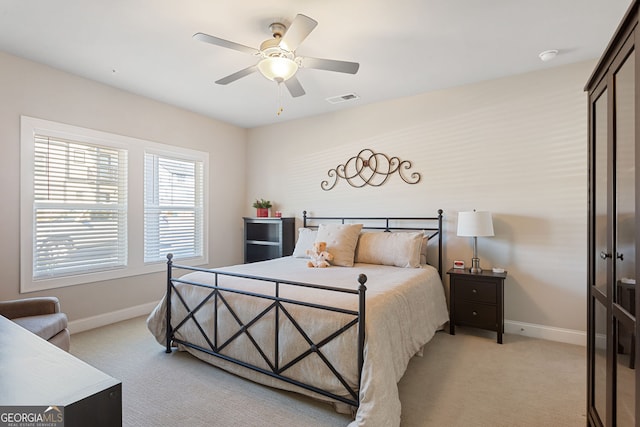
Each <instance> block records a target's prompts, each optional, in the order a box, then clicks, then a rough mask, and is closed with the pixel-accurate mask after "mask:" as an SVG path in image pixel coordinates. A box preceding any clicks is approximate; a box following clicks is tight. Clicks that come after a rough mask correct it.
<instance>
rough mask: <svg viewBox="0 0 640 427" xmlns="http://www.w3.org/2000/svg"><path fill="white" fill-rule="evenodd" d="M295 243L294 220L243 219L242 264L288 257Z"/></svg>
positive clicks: (291, 218)
mask: <svg viewBox="0 0 640 427" xmlns="http://www.w3.org/2000/svg"><path fill="white" fill-rule="evenodd" d="M294 243H295V218H293V217H290V218H275V217H274V218H264V217H260V218H249V217H244V262H245V263H249V262H256V261H266V260H268V259H273V258H280V257H283V256H289V255H291V254H292V253H293V246H294Z"/></svg>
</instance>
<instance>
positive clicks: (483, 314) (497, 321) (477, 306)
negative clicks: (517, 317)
mask: <svg viewBox="0 0 640 427" xmlns="http://www.w3.org/2000/svg"><path fill="white" fill-rule="evenodd" d="M447 274H448V275H449V278H450V286H449V290H450V292H449V293H450V298H449V300H450V308H449V311H450V320H449V333H450V334H451V335H455V334H456V325H464V326H471V327H474V328H481V329H487V330H489V331H496V332H497V333H498V338H497V341H498V344H502V334H503V333H504V279H505V278H506V277H507V273H506V272H504V273H494V272H493V271H491V270H483V271H482V273H471V272H470V271H469V270H462V269H453V268H452V269H451V270H449V271H447Z"/></svg>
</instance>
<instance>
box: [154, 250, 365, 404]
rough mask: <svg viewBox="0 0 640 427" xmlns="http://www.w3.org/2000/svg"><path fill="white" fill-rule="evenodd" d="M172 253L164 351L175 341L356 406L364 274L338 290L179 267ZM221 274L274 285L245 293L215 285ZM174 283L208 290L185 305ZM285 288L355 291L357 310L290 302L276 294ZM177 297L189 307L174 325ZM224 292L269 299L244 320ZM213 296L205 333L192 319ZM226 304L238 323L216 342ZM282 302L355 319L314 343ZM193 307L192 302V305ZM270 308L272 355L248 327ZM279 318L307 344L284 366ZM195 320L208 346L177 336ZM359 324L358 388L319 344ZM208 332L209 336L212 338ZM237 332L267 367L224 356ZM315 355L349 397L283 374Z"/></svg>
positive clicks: (360, 353)
mask: <svg viewBox="0 0 640 427" xmlns="http://www.w3.org/2000/svg"><path fill="white" fill-rule="evenodd" d="M172 258H173V255H172V254H168V255H167V294H166V305H167V312H166V324H167V329H166V352H167V353H170V352H171V351H172V346H174V345H176V344H180V345H183V346H185V347H189V348H192V349H195V350H198V351H201V352H204V353H207V354H209V355H212V356H215V357H218V358H220V359H224V360H226V361H229V362H232V363H235V364H238V365H241V366H243V367H245V368H248V369H251V370H254V371H256V372H260V373H262V374H264V375H268V376H270V377H273V378H277V379H280V380H282V381H285V382H287V383H289V384H293V385H296V386H298V387H301V388H304V389H306V390H310V391H313V392H315V393H318V394H320V395H323V396H325V397H329V398H331V399H335V400H337V401H339V402H343V403H346V404H348V405H352V406H355V407H357V406H358V405H359V393H358V392H359V388H360V381H361V376H362V366H363V364H364V340H365V294H366V286H365V282H366V281H367V277H366V275H364V274H360V275H359V277H358V282H359V284H360V285H359V287H358V290H353V289H342V288H335V287H330V286H322V285H314V284H310V283H302V282H294V281H287V280H281V279H273V278H267V277H259V276H251V275H245V274H238V273H231V272H224V271H217V270H213V269H204V268H198V267H190V266H183V265H177V264H173V261H172ZM176 269H180V270H189V271H200V272H205V273H209V274H212V275H213V279H214V283H213V284H204V283H198V282H193V281H189V280H183V279H181V278H175V277H173V276H174V274H173V272H174V270H176ZM220 276H233V277H239V278H243V279H250V280H257V281H262V282H267V283H271V284H272V285H273V294H263V293H256V292H249V291H245V290H241V289H234V288H229V287H224V286H221V285H220V284H219V278H220ZM176 284H185V285H191V286H198V287H201V288H207V289H209V290H210V292H209V293H208V294H207V296H206V297H205V298H204V299H203V300H202V301H200V302H199V303H197V304H196V306H195V307H189V304H188V303H187V302H186V301H185V299H184V298H183V297H182V295H181V294H180V291H179V289H177V287H176ZM285 286H301V287H308V288H314V289H320V290H322V291H327V292H339V293H344V294H353V295H354V298H358V310H357V311H355V310H346V309H343V308H339V307H332V306H329V305H324V304H316V303H311V302H305V301H296V300H291V299H287V298H283V297H281V296H280V291H281V288H282V287H285ZM174 294H175V295H176V296H177V299H178V301H179V303H180V304H182V305H183V306H184V309H185V310H186V311H187V315H186V316H185V318H184V319H183V320H182V321H180V322H179V323H178V324H177V325H173V324H172V319H171V311H172V310H171V304H172V301H171V300H172V298H171V296H172V295H174ZM227 294H240V295H245V296H248V297H251V298H259V299H262V300H267V301H270V302H271V303H270V304H269V305H268V306H267V307H266V308H265V309H264V310H262V311H261V312H260V313H258V314H257V315H256V316H254V317H253V318H252V319H251V320H250V321H248V322H243V321H242V320H241V319H240V318H239V316H238V315H237V314H236V312H235V311H234V309H233V307H232V306H231V305H230V304H229V303H228V302H227V298H225V295H227ZM212 299H213V302H214V310H215V314H214V316H215V321H214V322H213V324H214V330H213V331H209V333H208V332H207V331H205V329H204V328H203V327H202V326H201V325H200V323H199V322H198V320H197V319H196V316H195V314H196V313H197V312H198V311H199V310H200V309H201V308H202V307H203V306H204V305H205V304H206V303H207V302H208V301H211V300H212ZM219 304H221V305H224V306H225V307H226V309H227V310H228V311H229V313H230V314H231V315H232V316H233V319H234V320H235V322H237V327H238V330H237V332H236V333H235V334H233V335H232V336H231V337H229V338H228V339H226V340H220V339H219V334H218V331H219V324H218V305H219ZM285 304H291V305H296V306H305V307H310V308H313V309H318V310H325V311H333V312H338V313H342V314H345V315H347V316H352V317H353V318H352V319H351V320H350V321H349V322H347V323H346V324H345V325H344V326H342V327H341V328H339V329H337V330H335V331H333V333H330V334H329V335H328V336H327V337H326V338H324V339H322V340H320V341H318V342H314V341H313V340H312V339H311V338H310V337H309V335H308V334H307V332H306V331H305V330H304V328H303V327H302V326H301V325H300V324H299V322H298V321H296V319H295V318H294V317H293V316H292V315H291V314H290V312H289V310H288V309H287V307H286V306H285ZM192 305H193V303H192ZM271 312H273V313H274V318H275V322H274V323H275V324H274V335H273V341H272V343H273V349H274V354H272V355H268V354H267V352H268V351H267V350H265V349H264V348H263V346H261V345H260V344H259V343H258V341H257V340H256V339H255V337H254V336H253V335H252V333H251V331H250V330H249V329H250V327H251V326H252V325H254V324H255V323H257V322H258V321H259V320H260V319H262V318H264V317H265V316H266V315H267V314H269V313H271ZM280 316H285V317H286V318H287V319H288V320H289V321H290V322H291V324H292V325H293V326H294V327H295V329H296V330H297V331H298V332H299V333H300V335H301V336H302V337H303V338H304V339H305V340H306V342H307V344H308V346H309V347H308V349H307V350H306V351H304V352H302V353H301V354H299V355H298V356H297V357H296V358H294V359H293V360H291V361H289V362H288V363H286V364H283V365H282V366H280V363H279V353H280V351H281V350H282V348H281V343H280V338H279V320H280ZM190 320H191V321H193V322H194V324H195V325H196V327H197V328H198V330H199V331H200V333H201V334H202V336H203V338H204V340H205V341H206V343H207V347H203V346H201V345H197V344H194V343H191V342H187V341H185V340H182V339H179V338H177V337H176V332H177V331H179V330H180V328H181V327H182V326H183V325H184V324H185V323H186V322H188V321H190ZM353 327H355V328H357V341H358V342H357V358H358V361H357V366H358V385H357V387H352V386H350V385H349V384H348V383H347V381H346V380H345V378H344V376H343V374H342V373H340V372H339V371H338V369H337V368H336V367H335V366H334V365H333V364H332V363H331V361H330V360H329V359H328V358H327V357H326V356H325V355H324V354H323V347H324V346H326V345H327V344H329V343H330V342H332V341H333V340H335V339H336V338H338V337H339V336H341V335H342V334H343V333H345V332H346V331H348V330H350V329H351V328H353ZM211 335H212V336H211ZM241 336H245V337H247V338H248V339H249V341H250V342H251V344H252V345H253V347H254V348H255V350H256V351H257V352H258V354H259V355H260V357H261V359H262V360H264V362H265V364H266V365H267V366H268V369H265V368H263V367H260V366H256V365H254V364H251V363H248V362H246V361H244V360H240V359H237V358H234V357H230V356H228V355H225V354H222V353H221V352H222V351H223V350H224V349H225V348H227V347H228V346H229V345H230V344H231V343H233V342H234V341H235V340H236V339H238V338H239V337H241ZM312 354H315V355H317V356H318V357H319V358H320V359H321V360H322V362H323V363H324V364H325V365H326V366H327V368H328V369H329V370H330V371H331V372H332V373H333V375H334V376H335V378H336V379H337V380H338V381H339V382H340V383H341V384H342V386H343V387H344V389H345V390H346V392H347V394H348V395H349V397H344V396H341V395H337V394H335V393H332V392H330V391H327V390H324V389H321V388H318V387H316V386H314V385H311V384H306V383H303V382H301V381H299V380H296V379H294V378H291V377H289V376H287V373H286V372H287V370H288V369H289V368H291V367H292V366H294V365H296V364H297V363H299V362H300V361H302V360H304V359H305V358H307V357H308V356H310V355H312Z"/></svg>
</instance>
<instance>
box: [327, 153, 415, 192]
mask: <svg viewBox="0 0 640 427" xmlns="http://www.w3.org/2000/svg"><path fill="white" fill-rule="evenodd" d="M408 169H411V161H409V160H402V161H401V160H400V159H399V158H397V157H389V156H387V155H386V154H383V153H375V152H374V151H373V150H370V149H368V148H365V149H364V150H361V151H360V152H359V153H358V154H357V155H356V156H353V157H351V158H350V159H349V160H347V161H346V162H345V164H343V165H338V166H337V167H336V168H335V169H330V170H329V171H328V172H327V175H329V178H333V183H330V182H329V180H325V181H322V182H321V183H320V187H322V189H323V190H325V191H329V190H331V189H333V188H334V187H335V186H336V184H337V183H338V180H339V179H340V178H342V179H344V180H345V181H347V183H348V184H349V185H350V186H352V187H356V188H362V187H364V186H365V185H370V186H372V187H380V186H381V185H382V184H384V183H385V182H387V179H389V176H391V175H392V174H394V173H396V172H397V173H398V175H399V176H400V178H402V180H403V181H404V182H406V183H407V184H417V183H419V182H420V178H421V176H420V174H419V173H418V172H411V175H409V177H407V176H405V171H407V170H408Z"/></svg>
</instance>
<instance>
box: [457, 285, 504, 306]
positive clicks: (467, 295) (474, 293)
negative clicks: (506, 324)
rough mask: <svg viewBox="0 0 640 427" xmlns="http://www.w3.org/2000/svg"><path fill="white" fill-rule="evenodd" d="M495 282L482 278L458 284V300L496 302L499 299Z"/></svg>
mask: <svg viewBox="0 0 640 427" xmlns="http://www.w3.org/2000/svg"><path fill="white" fill-rule="evenodd" d="M496 293H497V286H496V284H495V283H492V282H491V283H489V282H483V281H480V280H465V281H464V283H462V284H459V285H458V286H456V302H457V301H459V300H461V299H462V300H468V301H478V302H486V303H489V304H495V303H496V302H497V300H498V297H497V295H496Z"/></svg>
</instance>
